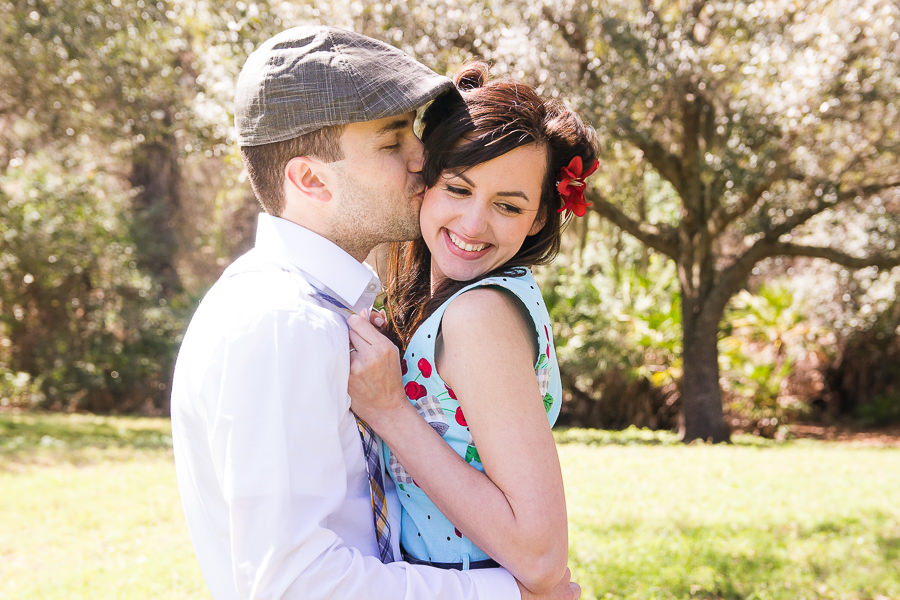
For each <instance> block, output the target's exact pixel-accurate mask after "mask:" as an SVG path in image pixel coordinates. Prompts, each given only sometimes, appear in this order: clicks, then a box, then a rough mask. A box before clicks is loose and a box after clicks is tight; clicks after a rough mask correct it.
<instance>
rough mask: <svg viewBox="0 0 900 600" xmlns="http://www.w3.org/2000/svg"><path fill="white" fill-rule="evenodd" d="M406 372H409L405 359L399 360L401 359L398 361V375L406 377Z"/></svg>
mask: <svg viewBox="0 0 900 600" xmlns="http://www.w3.org/2000/svg"><path fill="white" fill-rule="evenodd" d="M407 371H409V368H408V367H407V366H406V359H405V358H401V359H400V374H401V375H406V372H407Z"/></svg>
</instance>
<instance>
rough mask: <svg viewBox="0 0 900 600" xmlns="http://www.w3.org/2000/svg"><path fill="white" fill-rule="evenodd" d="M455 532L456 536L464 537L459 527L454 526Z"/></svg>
mask: <svg viewBox="0 0 900 600" xmlns="http://www.w3.org/2000/svg"><path fill="white" fill-rule="evenodd" d="M453 533H455V534H456V537H458V538H461V537H462V534H461V533H460V532H459V529H457V528H456V527H454V528H453Z"/></svg>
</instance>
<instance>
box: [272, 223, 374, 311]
mask: <svg viewBox="0 0 900 600" xmlns="http://www.w3.org/2000/svg"><path fill="white" fill-rule="evenodd" d="M256 249H257V250H259V251H261V252H263V253H264V254H267V255H271V256H274V257H277V258H281V259H283V260H287V261H288V262H289V263H290V264H291V265H292V266H294V267H296V268H297V269H299V270H301V271H303V272H304V273H305V274H307V275H308V276H310V277H311V278H312V279H313V280H314V281H311V283H312V284H313V285H314V286H316V287H321V285H324V286H325V287H327V288H328V290H330V291H331V292H334V294H335V295H336V296H337V297H338V299H339V300H341V301H343V302H344V304H346V305H347V306H349V307H352V308H353V309H354V311H359V310H362V309H363V308H370V307H371V306H372V302H373V301H374V300H375V296H376V295H377V294H378V292H379V291H381V282H380V281H379V280H378V276H377V275H376V274H375V273H374V271H372V269H371V267H369V266H368V265H367V264H365V263H361V262H359V261H358V260H356V259H355V258H353V257H352V256H350V255H349V254H347V253H346V252H345V251H344V250H343V249H342V248H341V247H340V246H338V245H337V244H335V243H334V242H332V241H330V240H328V239H326V238H324V237H322V236H321V235H319V234H317V233H315V232H313V231H310V230H309V229H306V228H305V227H303V226H302V225H298V224H296V223H294V222H292V221H288V220H287V219H282V218H280V217H275V216H272V215H270V214H267V213H260V215H259V220H258V222H257V225H256Z"/></svg>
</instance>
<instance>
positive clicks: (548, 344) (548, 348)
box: [544, 325, 550, 358]
mask: <svg viewBox="0 0 900 600" xmlns="http://www.w3.org/2000/svg"><path fill="white" fill-rule="evenodd" d="M544 335H546V336H547V358H550V331H549V330H548V329H547V326H546V325H544Z"/></svg>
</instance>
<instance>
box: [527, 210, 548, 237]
mask: <svg viewBox="0 0 900 600" xmlns="http://www.w3.org/2000/svg"><path fill="white" fill-rule="evenodd" d="M546 222H547V213H546V212H544V211H538V214H537V215H535V217H534V223H532V224H531V229H529V230H528V235H537V233H538V232H539V231H540V230H541V229H542V228H543V227H544V223H546Z"/></svg>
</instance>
